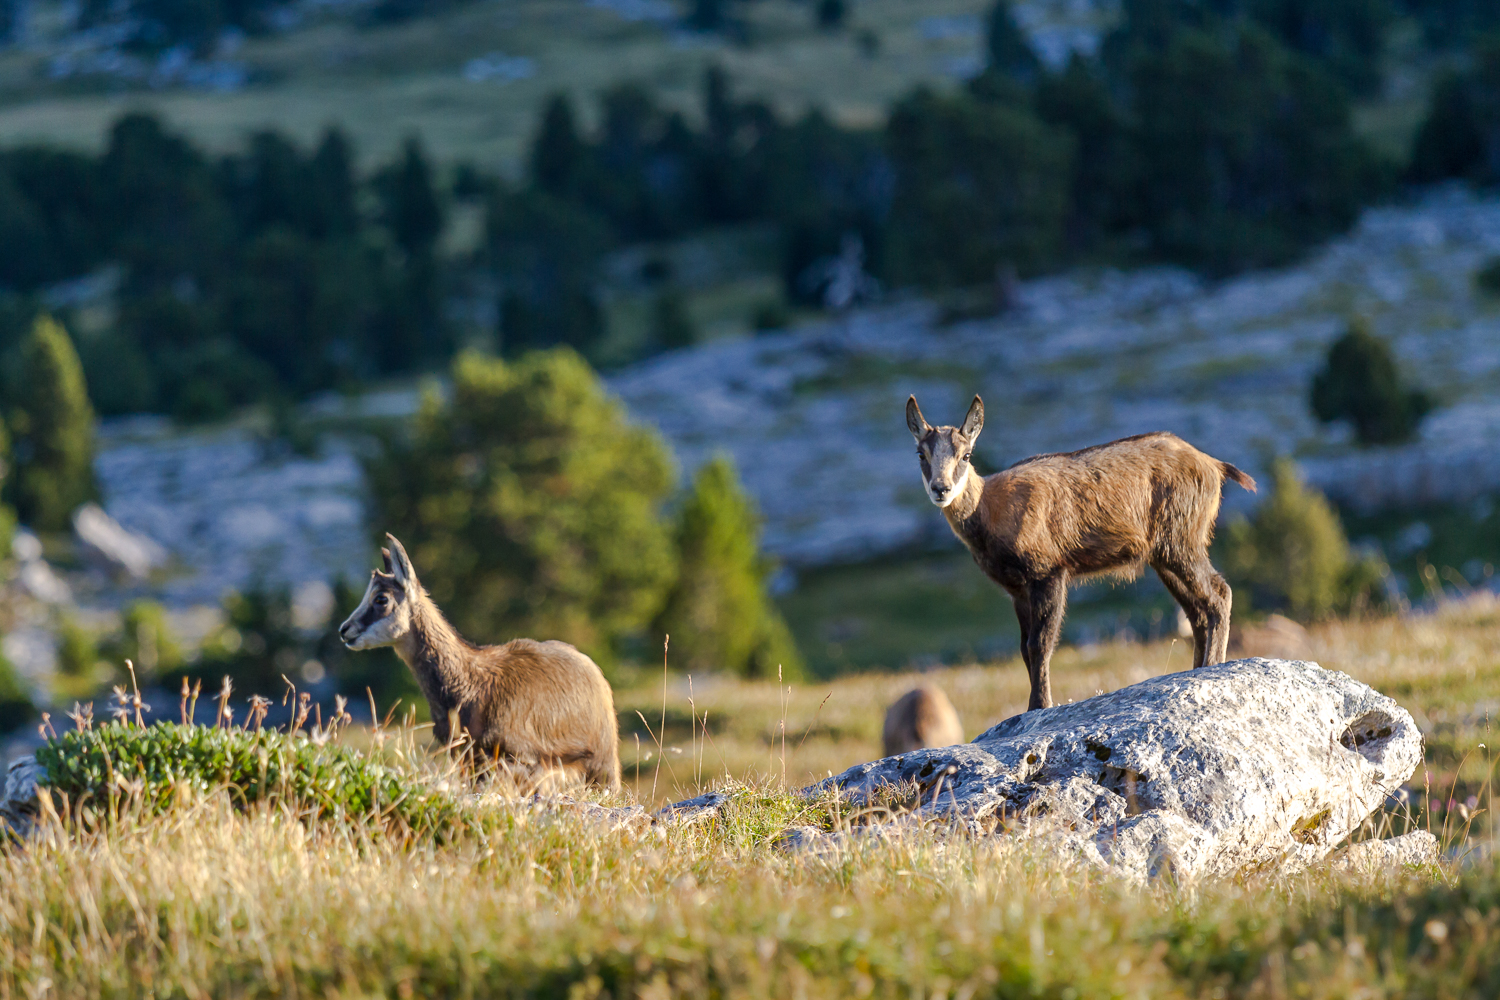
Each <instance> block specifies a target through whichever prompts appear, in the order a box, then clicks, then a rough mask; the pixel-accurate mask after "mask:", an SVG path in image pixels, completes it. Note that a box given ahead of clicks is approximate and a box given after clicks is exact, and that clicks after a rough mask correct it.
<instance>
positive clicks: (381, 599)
mask: <svg viewBox="0 0 1500 1000" xmlns="http://www.w3.org/2000/svg"><path fill="white" fill-rule="evenodd" d="M390 603H391V599H390V598H389V597H386V596H385V595H384V594H380V595H377V596H376V598H375V606H376V607H377V608H379V609H380V610H382V611H384V610H385V609H386V607H387V606H389V605H390Z"/></svg>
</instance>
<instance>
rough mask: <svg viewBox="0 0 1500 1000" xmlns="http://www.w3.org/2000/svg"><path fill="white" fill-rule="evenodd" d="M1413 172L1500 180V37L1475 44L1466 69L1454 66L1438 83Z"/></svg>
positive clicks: (1415, 176)
mask: <svg viewBox="0 0 1500 1000" xmlns="http://www.w3.org/2000/svg"><path fill="white" fill-rule="evenodd" d="M1408 176H1409V177H1410V178H1411V179H1412V180H1415V181H1421V182H1429V183H1430V182H1432V181H1440V180H1446V179H1449V178H1458V179H1460V180H1467V181H1472V182H1474V183H1476V184H1495V183H1500V35H1497V36H1494V37H1491V38H1488V39H1486V40H1484V41H1483V42H1481V43H1479V44H1478V45H1476V46H1475V49H1474V54H1473V59H1472V61H1471V63H1470V65H1469V66H1468V67H1467V68H1464V69H1460V70H1449V71H1448V72H1446V73H1445V74H1444V75H1442V76H1441V77H1439V79H1438V81H1437V83H1436V84H1435V85H1434V86H1433V88H1432V97H1431V99H1430V102H1429V104H1428V110H1427V117H1426V119H1425V120H1424V121H1423V122H1422V126H1421V128H1420V129H1418V131H1417V135H1416V139H1415V140H1414V141H1413V145H1412V152H1411V162H1410V166H1409V167H1408Z"/></svg>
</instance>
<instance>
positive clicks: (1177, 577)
mask: <svg viewBox="0 0 1500 1000" xmlns="http://www.w3.org/2000/svg"><path fill="white" fill-rule="evenodd" d="M1155 568H1156V575H1157V576H1159V577H1161V582H1162V583H1163V584H1165V585H1166V588H1167V590H1169V591H1171V593H1172V596H1173V597H1174V598H1176V599H1177V603H1178V604H1180V605H1182V610H1183V611H1184V612H1185V613H1186V614H1187V617H1188V622H1189V624H1191V625H1192V627H1193V666H1194V668H1197V667H1202V666H1208V665H1210V664H1214V663H1223V662H1224V659H1225V657H1226V656H1227V655H1228V652H1229V604H1230V591H1229V584H1228V582H1226V581H1225V579H1224V578H1223V577H1222V576H1220V575H1219V574H1218V572H1217V571H1215V570H1214V568H1213V565H1212V564H1211V563H1209V561H1208V559H1207V558H1206V557H1205V558H1203V559H1201V560H1199V561H1198V562H1197V563H1194V564H1192V565H1188V566H1168V565H1166V564H1158V565H1156V567H1155Z"/></svg>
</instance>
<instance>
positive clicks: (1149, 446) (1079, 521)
mask: <svg viewBox="0 0 1500 1000" xmlns="http://www.w3.org/2000/svg"><path fill="white" fill-rule="evenodd" d="M1226 478H1230V479H1233V480H1234V481H1235V482H1237V483H1239V484H1240V485H1242V486H1245V487H1246V488H1247V489H1254V488H1255V483H1254V480H1252V479H1250V477H1249V476H1247V475H1245V473H1243V472H1241V471H1240V470H1239V469H1236V468H1235V467H1234V466H1232V465H1230V464H1229V463H1227V462H1221V461H1219V460H1218V459H1216V458H1213V457H1211V456H1209V455H1206V454H1204V453H1203V452H1201V451H1199V450H1198V449H1197V448H1194V447H1193V446H1192V445H1190V444H1188V443H1187V442H1186V441H1183V440H1182V439H1181V438H1179V437H1177V436H1176V435H1175V434H1170V433H1165V432H1163V433H1156V434H1141V435H1138V436H1136V437H1129V438H1124V439H1122V440H1119V441H1111V442H1110V443H1108V444H1102V445H1096V446H1095V447H1092V448H1084V449H1082V450H1080V451H1074V452H1065V453H1060V454H1047V455H1037V456H1035V457H1034V458H1028V459H1025V460H1023V461H1021V462H1017V463H1016V464H1015V465H1013V466H1011V467H1010V468H1008V469H1006V470H1004V471H1003V472H1000V473H997V474H996V475H993V476H990V477H988V478H987V479H986V480H985V482H984V489H983V492H982V494H981V496H980V501H979V510H978V514H979V517H980V520H981V523H982V524H983V526H984V528H985V530H986V531H988V532H990V533H991V534H993V535H997V536H1000V537H1004V538H1006V539H1008V540H1009V541H1010V545H1011V547H1012V548H1013V549H1014V551H1015V552H1016V553H1017V554H1019V555H1021V556H1023V557H1024V558H1025V559H1026V560H1027V561H1028V562H1029V563H1030V564H1031V565H1033V566H1035V567H1038V568H1039V569H1041V568H1048V569H1054V568H1055V569H1061V570H1066V571H1067V573H1068V574H1069V575H1070V576H1071V577H1074V578H1077V577H1088V576H1094V575H1099V574H1112V575H1121V576H1135V575H1138V574H1139V573H1140V571H1141V568H1142V567H1143V566H1144V565H1145V564H1146V563H1147V562H1151V561H1154V560H1156V559H1157V558H1159V557H1162V556H1166V557H1167V558H1169V559H1171V558H1172V557H1173V556H1180V557H1187V556H1190V555H1193V554H1195V553H1198V552H1202V551H1204V550H1205V549H1207V547H1208V544H1209V542H1210V541H1212V539H1213V530H1214V521H1215V520H1216V519H1217V518H1218V515H1219V498H1220V493H1221V490H1222V488H1223V484H1224V480H1225V479H1226Z"/></svg>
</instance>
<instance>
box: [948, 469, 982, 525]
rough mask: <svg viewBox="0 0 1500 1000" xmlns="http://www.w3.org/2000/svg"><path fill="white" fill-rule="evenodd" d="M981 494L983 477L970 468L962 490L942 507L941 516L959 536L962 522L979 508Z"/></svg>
mask: <svg viewBox="0 0 1500 1000" xmlns="http://www.w3.org/2000/svg"><path fill="white" fill-rule="evenodd" d="M983 494H984V477H983V476H981V475H980V474H979V473H978V472H976V471H975V470H974V469H972V468H971V469H970V470H969V474H968V476H966V477H965V478H964V490H963V492H962V493H960V494H959V495H958V496H957V497H955V498H954V500H953V502H952V503H950V504H949V505H948V506H946V507H944V508H943V516H944V517H945V518H947V519H948V526H949V527H951V528H952V529H953V533H954V534H956V535H957V536H958V537H959V538H961V539H962V538H963V537H964V532H963V524H964V522H965V521H967V520H968V519H969V518H971V517H973V516H974V512H975V511H977V510H978V509H979V498H980V496H982V495H983Z"/></svg>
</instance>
